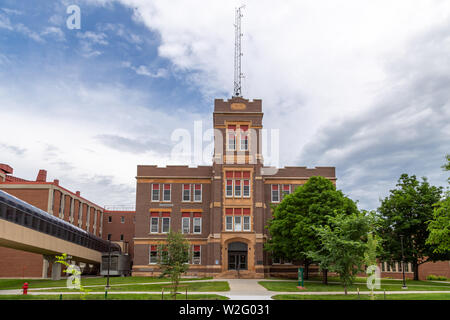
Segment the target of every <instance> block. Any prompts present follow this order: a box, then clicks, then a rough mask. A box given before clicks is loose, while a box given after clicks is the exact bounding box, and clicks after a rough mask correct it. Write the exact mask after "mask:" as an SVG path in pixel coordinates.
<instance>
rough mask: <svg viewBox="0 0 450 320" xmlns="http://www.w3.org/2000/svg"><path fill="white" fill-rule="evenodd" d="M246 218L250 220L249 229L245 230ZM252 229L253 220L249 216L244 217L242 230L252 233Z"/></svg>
mask: <svg viewBox="0 0 450 320" xmlns="http://www.w3.org/2000/svg"><path fill="white" fill-rule="evenodd" d="M245 218H248V228H247V229H246V228H245V224H246V223H245ZM251 229H252V219H251V217H250V216H249V215H243V216H242V230H243V231H251Z"/></svg>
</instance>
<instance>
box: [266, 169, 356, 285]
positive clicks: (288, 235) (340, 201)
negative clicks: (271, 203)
mask: <svg viewBox="0 0 450 320" xmlns="http://www.w3.org/2000/svg"><path fill="white" fill-rule="evenodd" d="M357 211H358V209H357V207H356V204H355V203H354V202H353V201H352V200H351V199H349V198H347V197H346V196H344V194H343V193H342V191H340V190H336V187H335V186H334V184H333V183H332V182H331V181H330V180H329V179H326V178H324V177H311V178H309V180H308V181H307V182H306V183H305V184H304V185H303V186H300V187H298V188H297V189H296V190H295V191H294V192H293V193H292V194H290V195H287V196H285V197H284V199H283V201H281V203H279V204H278V205H277V206H276V207H273V219H272V220H270V221H269V223H268V226H267V228H268V230H269V233H270V239H269V240H268V241H267V243H266V244H265V249H266V250H267V251H270V252H271V253H272V254H273V256H275V257H283V258H286V259H289V260H292V261H303V262H304V264H305V278H306V279H308V273H309V272H308V266H309V264H310V263H312V262H314V261H312V260H311V258H310V257H308V255H307V254H306V253H307V252H310V251H317V250H319V249H320V248H321V247H322V244H321V242H320V239H319V238H318V237H317V233H316V231H315V229H314V227H319V226H323V225H326V224H328V220H329V217H331V216H334V215H336V214H339V213H341V214H346V215H348V214H352V213H356V212H357ZM323 271H324V283H327V276H326V275H327V270H326V269H324V270H323Z"/></svg>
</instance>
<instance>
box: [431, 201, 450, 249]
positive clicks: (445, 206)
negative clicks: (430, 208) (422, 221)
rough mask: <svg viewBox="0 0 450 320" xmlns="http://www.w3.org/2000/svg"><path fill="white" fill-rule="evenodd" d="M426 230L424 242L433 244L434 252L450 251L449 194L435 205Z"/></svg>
mask: <svg viewBox="0 0 450 320" xmlns="http://www.w3.org/2000/svg"><path fill="white" fill-rule="evenodd" d="M428 231H429V232H430V235H429V236H428V239H427V241H426V244H429V245H435V246H436V248H435V249H434V252H435V253H443V254H444V253H450V194H448V193H447V197H446V199H445V200H443V201H441V202H439V203H438V204H437V205H436V208H435V209H434V212H433V219H432V220H431V221H430V223H429V225H428Z"/></svg>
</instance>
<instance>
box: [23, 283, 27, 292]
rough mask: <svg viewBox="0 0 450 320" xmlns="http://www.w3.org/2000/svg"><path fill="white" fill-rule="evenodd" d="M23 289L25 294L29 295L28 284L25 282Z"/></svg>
mask: <svg viewBox="0 0 450 320" xmlns="http://www.w3.org/2000/svg"><path fill="white" fill-rule="evenodd" d="M22 289H23V294H27V293H28V282H25V283H24V284H23V286H22Z"/></svg>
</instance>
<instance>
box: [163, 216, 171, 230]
mask: <svg viewBox="0 0 450 320" xmlns="http://www.w3.org/2000/svg"><path fill="white" fill-rule="evenodd" d="M169 229H170V218H169V217H163V218H162V231H161V232H162V233H168V232H169Z"/></svg>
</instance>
